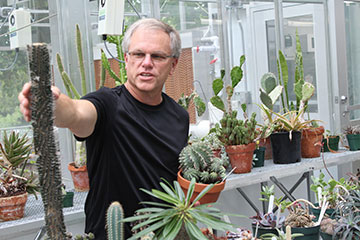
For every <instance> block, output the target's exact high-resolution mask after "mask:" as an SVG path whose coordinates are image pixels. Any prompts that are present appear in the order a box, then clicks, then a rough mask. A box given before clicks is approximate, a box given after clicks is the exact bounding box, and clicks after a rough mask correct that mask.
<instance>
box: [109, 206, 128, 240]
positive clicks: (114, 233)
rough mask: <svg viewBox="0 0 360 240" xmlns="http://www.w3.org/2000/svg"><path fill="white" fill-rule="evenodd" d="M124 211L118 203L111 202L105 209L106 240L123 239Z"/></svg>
mask: <svg viewBox="0 0 360 240" xmlns="http://www.w3.org/2000/svg"><path fill="white" fill-rule="evenodd" d="M123 218H124V210H123V208H122V206H121V204H120V203H119V202H113V203H111V204H110V206H109V207H108V209H107V213H106V230H107V237H108V240H123V239H124V226H123V225H124V223H123V222H121V220H122V219H123Z"/></svg>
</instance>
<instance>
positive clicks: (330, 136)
mask: <svg viewBox="0 0 360 240" xmlns="http://www.w3.org/2000/svg"><path fill="white" fill-rule="evenodd" d="M339 141H340V135H338V134H336V133H331V132H330V130H326V131H325V133H324V136H323V140H322V146H323V150H324V152H336V151H338V150H339Z"/></svg>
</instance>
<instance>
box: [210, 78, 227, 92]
mask: <svg viewBox="0 0 360 240" xmlns="http://www.w3.org/2000/svg"><path fill="white" fill-rule="evenodd" d="M223 87H224V81H223V80H222V79H220V78H217V79H215V80H214V81H213V82H212V88H213V91H214V95H215V96H217V95H218V94H219V92H220V91H221V90H222V89H223Z"/></svg>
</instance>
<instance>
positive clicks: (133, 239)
mask: <svg viewBox="0 0 360 240" xmlns="http://www.w3.org/2000/svg"><path fill="white" fill-rule="evenodd" d="M169 221H170V220H167V221H165V220H164V221H160V222H158V223H155V224H153V225H151V226H149V227H148V228H145V229H144V230H142V231H140V232H138V233H137V234H135V235H133V236H132V237H131V238H128V239H127V240H137V239H138V238H140V237H142V236H145V235H146V234H148V233H151V232H154V231H155V230H157V229H159V228H161V227H162V226H164V225H165V224H167V223H168V222H169Z"/></svg>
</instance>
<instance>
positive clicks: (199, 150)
mask: <svg viewBox="0 0 360 240" xmlns="http://www.w3.org/2000/svg"><path fill="white" fill-rule="evenodd" d="M225 161H227V159H225V158H217V157H215V156H214V154H213V152H212V150H211V147H210V145H209V144H208V143H205V142H194V143H193V144H191V145H188V146H186V147H185V148H183V150H182V151H181V153H180V156H179V163H180V168H181V169H182V174H183V177H184V178H185V179H187V180H189V181H190V180H191V179H192V178H195V180H196V182H197V183H206V184H210V183H216V182H219V181H222V179H223V177H225V167H224V165H226V164H227V163H226V162H225Z"/></svg>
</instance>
